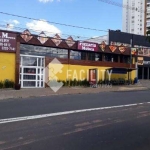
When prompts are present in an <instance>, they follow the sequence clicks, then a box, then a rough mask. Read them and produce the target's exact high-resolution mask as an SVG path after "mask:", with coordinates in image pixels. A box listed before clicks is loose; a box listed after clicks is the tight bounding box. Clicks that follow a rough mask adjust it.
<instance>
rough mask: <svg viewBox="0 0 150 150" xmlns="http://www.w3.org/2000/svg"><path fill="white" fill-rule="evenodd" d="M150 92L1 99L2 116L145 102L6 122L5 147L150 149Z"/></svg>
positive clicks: (1, 137) (1, 146) (0, 147)
mask: <svg viewBox="0 0 150 150" xmlns="http://www.w3.org/2000/svg"><path fill="white" fill-rule="evenodd" d="M146 102H150V98H149V91H138V92H108V93H99V94H79V95H63V96H51V97H40V98H28V99H11V100H2V101H0V122H1V119H6V118H12V117H24V116H33V115H39V114H47V113H56V112H64V111H70V110H81V109H90V108H98V107H107V106H120V105H127V104H135V103H142V104H140V105H136V106H128V107H127V106H122V107H121V108H119V107H118V108H107V109H104V110H94V111H89V112H80V113H74V114H65V115H61V116H53V117H46V118H41V119H33V120H26V121H18V122H11V123H5V124H1V123H0V150H7V149H8V150H149V149H150V103H146Z"/></svg>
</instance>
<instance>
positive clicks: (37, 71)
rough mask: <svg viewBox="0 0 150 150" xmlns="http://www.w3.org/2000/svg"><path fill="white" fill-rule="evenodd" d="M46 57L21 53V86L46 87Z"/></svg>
mask: <svg viewBox="0 0 150 150" xmlns="http://www.w3.org/2000/svg"><path fill="white" fill-rule="evenodd" d="M44 62H45V59H44V57H39V56H26V55H21V62H20V83H21V88H34V87H35V88H42V87H44V67H45V63H44Z"/></svg>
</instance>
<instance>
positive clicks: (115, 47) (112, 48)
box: [109, 45, 117, 52]
mask: <svg viewBox="0 0 150 150" xmlns="http://www.w3.org/2000/svg"><path fill="white" fill-rule="evenodd" d="M109 48H110V50H111V52H114V51H115V50H116V49H117V46H112V45H111V46H109Z"/></svg>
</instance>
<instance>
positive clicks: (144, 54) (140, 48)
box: [89, 30, 150, 79]
mask: <svg viewBox="0 0 150 150" xmlns="http://www.w3.org/2000/svg"><path fill="white" fill-rule="evenodd" d="M99 39H101V40H99ZM105 39H108V40H107V43H108V44H109V45H116V46H121V45H123V46H125V47H132V49H136V51H137V55H136V57H137V59H136V62H139V63H138V64H137V65H138V69H137V71H138V72H137V75H138V79H150V63H149V62H150V43H149V42H148V41H147V40H146V36H141V35H136V34H130V33H125V32H121V31H118V30H117V31H113V30H109V33H108V35H107V38H106V37H105V38H104V39H103V36H101V37H99V38H98V40H97V39H96V38H95V39H94V42H97V43H99V42H100V43H101V42H102V41H103V40H105ZM89 41H90V40H89ZM92 41H93V39H92ZM131 41H132V43H131Z"/></svg>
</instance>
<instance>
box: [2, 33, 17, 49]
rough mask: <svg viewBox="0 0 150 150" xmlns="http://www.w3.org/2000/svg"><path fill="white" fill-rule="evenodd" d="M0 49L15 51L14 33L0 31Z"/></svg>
mask: <svg viewBox="0 0 150 150" xmlns="http://www.w3.org/2000/svg"><path fill="white" fill-rule="evenodd" d="M0 50H2V51H16V34H13V33H7V32H0Z"/></svg>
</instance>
